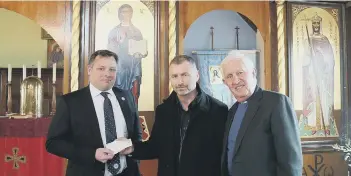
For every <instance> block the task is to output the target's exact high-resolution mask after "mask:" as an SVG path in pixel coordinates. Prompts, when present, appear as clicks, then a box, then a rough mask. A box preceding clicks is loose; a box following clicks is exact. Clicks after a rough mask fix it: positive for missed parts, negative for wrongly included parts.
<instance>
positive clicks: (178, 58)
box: [169, 55, 196, 68]
mask: <svg viewBox="0 0 351 176" xmlns="http://www.w3.org/2000/svg"><path fill="white" fill-rule="evenodd" d="M185 61H187V62H189V63H191V64H192V65H194V66H195V68H196V61H195V59H194V58H192V57H190V56H187V55H178V56H175V57H174V58H173V59H172V61H171V62H170V63H169V65H172V64H177V65H179V64H182V63H183V62H185Z"/></svg>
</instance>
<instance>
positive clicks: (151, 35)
mask: <svg viewBox="0 0 351 176" xmlns="http://www.w3.org/2000/svg"><path fill="white" fill-rule="evenodd" d="M158 5H159V3H157V2H155V1H128V2H127V1H125V2H124V1H123V2H122V1H109V0H107V1H98V2H96V8H95V15H96V16H95V25H94V28H95V38H94V41H93V43H94V44H93V45H94V48H95V50H100V49H108V50H110V51H113V52H115V53H116V54H117V55H118V57H119V61H118V66H117V67H118V68H117V78H116V83H115V86H116V87H118V88H120V89H124V90H131V91H132V93H133V95H134V98H135V100H136V103H137V104H138V109H139V111H153V110H154V108H155V105H156V103H155V101H156V100H154V99H155V92H159V91H158V90H157V89H158V87H157V86H155V83H156V82H157V79H155V74H154V73H158V70H157V69H158V65H157V64H158V60H157V57H158V55H159V47H158V40H157V37H158V35H159V24H158V23H159V21H158V18H159V17H158V16H159V12H158ZM150 100H154V101H150Z"/></svg>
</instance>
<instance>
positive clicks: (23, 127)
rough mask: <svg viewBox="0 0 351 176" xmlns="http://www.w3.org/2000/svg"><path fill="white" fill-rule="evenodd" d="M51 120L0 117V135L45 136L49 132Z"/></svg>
mask: <svg viewBox="0 0 351 176" xmlns="http://www.w3.org/2000/svg"><path fill="white" fill-rule="evenodd" d="M50 122H51V118H39V119H8V118H0V137H2V136H9V137H15V136H16V137H43V136H46V134H47V132H48V129H49V125H50Z"/></svg>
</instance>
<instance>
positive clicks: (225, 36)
mask: <svg viewBox="0 0 351 176" xmlns="http://www.w3.org/2000/svg"><path fill="white" fill-rule="evenodd" d="M211 26H213V27H214V48H215V49H229V48H231V49H236V43H235V41H236V34H235V27H236V26H238V27H239V28H240V29H239V46H240V49H242V50H252V49H257V48H256V32H255V31H254V30H253V29H252V28H251V27H250V26H249V25H248V24H247V23H246V22H245V21H244V20H243V19H242V18H241V16H240V15H239V14H238V13H236V12H234V11H230V10H214V11H211V12H208V13H205V14H203V15H202V16H200V17H199V18H198V19H197V20H196V21H194V22H193V24H192V25H191V26H190V28H189V29H188V31H187V33H186V36H185V38H184V41H183V43H184V45H183V46H184V54H187V55H190V56H191V51H194V50H210V49H211V35H210V31H211V30H210V27H211Z"/></svg>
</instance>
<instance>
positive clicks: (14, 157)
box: [5, 147, 26, 169]
mask: <svg viewBox="0 0 351 176" xmlns="http://www.w3.org/2000/svg"><path fill="white" fill-rule="evenodd" d="M18 151H19V148H17V147H14V148H12V155H5V162H11V161H13V165H12V169H19V167H20V165H19V163H26V156H18Z"/></svg>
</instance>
